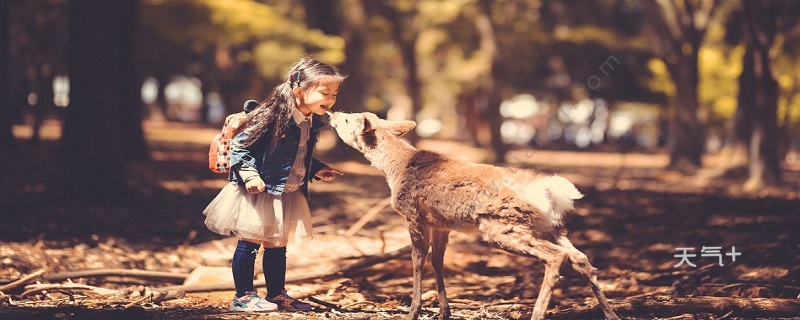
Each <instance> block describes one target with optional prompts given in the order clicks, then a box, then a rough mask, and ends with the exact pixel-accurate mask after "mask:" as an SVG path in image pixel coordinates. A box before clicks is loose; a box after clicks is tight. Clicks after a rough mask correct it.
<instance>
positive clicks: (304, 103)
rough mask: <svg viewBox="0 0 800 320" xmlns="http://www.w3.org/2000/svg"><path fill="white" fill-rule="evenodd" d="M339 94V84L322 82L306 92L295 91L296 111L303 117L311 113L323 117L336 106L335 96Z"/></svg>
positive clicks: (298, 89)
mask: <svg viewBox="0 0 800 320" xmlns="http://www.w3.org/2000/svg"><path fill="white" fill-rule="evenodd" d="M338 92H339V82H337V81H331V82H323V83H320V84H318V85H316V86H312V87H309V88H308V90H305V91H303V90H300V88H296V89H295V101H296V102H297V109H298V110H300V112H302V113H303V114H305V115H309V114H311V113H314V114H317V115H323V114H325V112H326V111H329V110H331V109H332V108H333V105H334V104H336V94H337V93H338Z"/></svg>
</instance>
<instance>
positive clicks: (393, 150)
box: [364, 134, 418, 179]
mask: <svg viewBox="0 0 800 320" xmlns="http://www.w3.org/2000/svg"><path fill="white" fill-rule="evenodd" d="M417 151H418V150H417V148H414V147H413V146H412V145H410V144H409V143H408V142H406V141H405V140H403V139H400V138H399V137H397V136H395V135H392V134H385V135H383V136H382V137H379V142H378V144H377V145H376V146H375V148H373V149H370V150H368V151H367V152H366V153H365V154H364V156H365V157H366V158H367V160H369V161H370V163H371V164H372V166H373V167H376V168H378V169H379V170H381V171H383V174H384V175H386V177H387V178H390V179H391V178H393V177H396V176H398V175H400V174H402V172H403V170H404V169H405V168H406V167H407V166H408V162H409V161H411V158H412V157H413V156H414V154H415V153H417Z"/></svg>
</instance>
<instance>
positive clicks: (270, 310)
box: [228, 308, 278, 313]
mask: <svg viewBox="0 0 800 320" xmlns="http://www.w3.org/2000/svg"><path fill="white" fill-rule="evenodd" d="M228 311H233V312H254V313H257V312H272V311H278V309H277V308H275V309H264V310H247V309H243V308H228Z"/></svg>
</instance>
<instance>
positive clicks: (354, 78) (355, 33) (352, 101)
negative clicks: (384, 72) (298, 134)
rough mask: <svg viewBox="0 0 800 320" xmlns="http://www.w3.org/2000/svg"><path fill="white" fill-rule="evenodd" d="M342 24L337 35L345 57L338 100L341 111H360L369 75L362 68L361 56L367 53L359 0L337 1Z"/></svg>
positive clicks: (363, 10)
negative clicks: (344, 78) (345, 75)
mask: <svg viewBox="0 0 800 320" xmlns="http://www.w3.org/2000/svg"><path fill="white" fill-rule="evenodd" d="M339 6H340V10H341V19H342V26H341V30H340V32H339V35H340V36H341V37H342V40H344V43H345V48H344V56H345V60H344V63H343V64H342V71H343V72H344V73H346V74H347V76H348V77H347V82H345V85H344V87H343V88H342V89H343V90H341V91H340V94H339V101H340V102H339V103H340V104H341V106H339V108H342V109H344V110H347V111H350V112H360V111H364V110H366V101H367V97H368V96H367V94H368V92H369V91H368V90H366V89H367V88H368V86H369V82H370V81H369V78H368V75H367V72H366V70H365V63H364V60H365V59H364V56H365V54H366V52H367V33H368V32H369V31H368V24H367V23H368V21H367V12H366V8H365V4H364V2H363V0H341V1H339Z"/></svg>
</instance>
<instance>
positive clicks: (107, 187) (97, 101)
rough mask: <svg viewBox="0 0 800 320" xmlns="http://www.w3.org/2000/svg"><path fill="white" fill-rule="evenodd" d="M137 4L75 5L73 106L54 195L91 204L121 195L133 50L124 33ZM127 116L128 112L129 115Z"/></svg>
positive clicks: (89, 0)
mask: <svg viewBox="0 0 800 320" xmlns="http://www.w3.org/2000/svg"><path fill="white" fill-rule="evenodd" d="M135 5H136V2H135V1H106V0H84V1H71V2H70V3H69V10H70V19H69V21H70V36H71V38H70V50H69V51H70V60H69V61H70V64H69V77H70V80H71V81H70V87H71V90H70V104H69V106H68V108H67V114H66V121H65V124H64V130H63V135H62V139H61V145H60V150H59V161H60V164H61V166H62V167H61V169H62V175H61V176H60V177H59V179H60V180H59V181H56V182H55V183H54V184H53V185H51V188H50V192H52V193H54V194H55V195H62V196H67V197H70V198H79V199H81V200H89V201H115V200H118V199H119V198H118V197H119V196H120V195H122V194H123V190H124V187H123V186H124V178H125V175H124V173H123V168H124V166H123V154H124V153H123V150H122V149H123V147H127V146H123V144H122V143H123V142H125V140H124V138H123V134H122V130H121V129H120V119H122V117H123V116H124V115H125V114H126V113H124V112H123V111H122V110H121V109H122V105H123V103H122V101H121V100H120V99H121V97H124V96H125V94H123V92H125V90H126V89H123V86H124V85H125V84H129V82H128V81H130V80H123V78H125V77H130V76H132V75H131V74H123V70H122V68H120V66H121V65H124V64H130V63H131V61H121V60H122V59H130V58H131V55H129V54H123V53H122V52H121V50H123V49H124V48H130V46H129V45H128V44H124V42H125V41H132V39H130V38H128V37H124V36H120V35H121V31H122V30H121V29H123V27H122V24H123V22H125V21H130V20H129V19H128V18H125V15H127V14H131V13H132V12H133V10H134V9H135ZM126 112H127V111H126Z"/></svg>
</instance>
